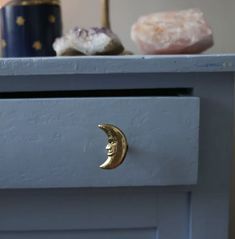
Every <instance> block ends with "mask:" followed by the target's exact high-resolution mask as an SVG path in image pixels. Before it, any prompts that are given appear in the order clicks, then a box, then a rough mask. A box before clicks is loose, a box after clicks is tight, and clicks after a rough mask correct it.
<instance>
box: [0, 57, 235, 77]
mask: <svg viewBox="0 0 235 239" xmlns="http://www.w3.org/2000/svg"><path fill="white" fill-rule="evenodd" d="M184 72H185V73H187V72H235V54H213V55H174V56H173V55H162V56H143V55H135V56H92V57H89V56H88V57H87V56H86V57H48V58H2V59H0V76H15V75H19V76H27V75H73V74H121V73H124V74H128V73H184Z"/></svg>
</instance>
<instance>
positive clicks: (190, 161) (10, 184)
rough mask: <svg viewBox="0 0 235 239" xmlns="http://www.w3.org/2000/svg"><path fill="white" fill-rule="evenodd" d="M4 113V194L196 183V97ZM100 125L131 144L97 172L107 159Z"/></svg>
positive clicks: (48, 105)
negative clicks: (114, 163)
mask: <svg viewBox="0 0 235 239" xmlns="http://www.w3.org/2000/svg"><path fill="white" fill-rule="evenodd" d="M0 108H1V112H0V131H1V137H0V165H1V167H0V188H51V187H55V188H64V187H70V188H71V187H121V186H125V187H126V186H172V185H192V184H196V183H197V173H198V171H197V168H198V143H199V142H198V140H199V138H198V137H199V136H198V134H199V99H198V98H196V97H140V98H135V97H130V98H125V97H124V98H99V99H98V98H97V99H96V98H89V99H87V98H77V99H74V98H71V99H64V98H62V99H31V100H30V99H28V100H24V99H21V100H17V99H12V100H1V101H0ZM102 123H109V124H113V125H115V126H117V127H119V128H121V129H122V130H123V132H124V133H125V134H126V137H127V140H128V144H129V150H128V154H127V157H126V160H125V162H124V163H123V165H121V166H120V167H118V168H117V169H115V170H109V171H105V170H102V169H100V168H99V165H100V164H102V162H104V161H105V160H106V158H107V154H106V152H105V147H106V145H107V143H108V142H107V138H106V136H105V135H104V134H103V132H102V131H101V130H99V129H98V127H97V126H98V125H99V124H102Z"/></svg>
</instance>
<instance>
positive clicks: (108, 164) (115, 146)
mask: <svg viewBox="0 0 235 239" xmlns="http://www.w3.org/2000/svg"><path fill="white" fill-rule="evenodd" d="M98 127H99V128H100V129H102V130H103V131H104V132H105V133H106V134H107V136H108V144H107V146H106V150H107V156H108V158H107V160H106V161H105V162H104V163H103V164H102V165H100V168H102V169H114V168H117V167H118V166H120V165H121V164H122V163H123V161H124V159H125V157H126V154H127V150H128V143H127V139H126V137H125V135H124V133H123V132H122V131H121V130H120V129H119V128H117V127H116V126H114V125H111V124H102V125H99V126H98Z"/></svg>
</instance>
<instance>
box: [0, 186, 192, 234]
mask: <svg viewBox="0 0 235 239" xmlns="http://www.w3.org/2000/svg"><path fill="white" fill-rule="evenodd" d="M188 198H189V196H188V193H186V192H185V193H183V192H157V191H156V190H154V189H152V190H149V189H147V188H143V189H133V188H132V189H115V190H113V189H99V190H97V189H96V190H91V189H89V190H72V189H70V190H68V189H67V190H39V191H38V190H29V191H25V190H19V191H7V192H0V202H1V204H0V210H1V214H0V237H1V238H4V239H19V238H20V239H25V238H26V239H28V238H30V239H31V238H33V239H45V238H53V239H54V238H57V237H58V238H60V239H70V238H71V239H73V238H75V237H76V238H85V239H96V238H99V239H103V238H108V239H110V238H111V239H113V238H114V239H116V238H117V239H118V236H119V238H120V237H121V236H122V238H125V239H136V238H138V239H174V238H176V239H186V238H188V227H189V221H188V215H189V200H188Z"/></svg>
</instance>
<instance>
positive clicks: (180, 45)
mask: <svg viewBox="0 0 235 239" xmlns="http://www.w3.org/2000/svg"><path fill="white" fill-rule="evenodd" d="M131 38H132V40H133V41H134V42H135V43H136V44H137V46H138V47H139V49H140V50H141V52H142V53H144V54H195V53H201V52H203V51H205V50H207V49H208V48H210V47H212V46H213V44H214V41H213V32H212V29H211V28H210V26H209V25H208V23H207V21H206V20H205V18H204V14H203V12H202V11H201V10H200V9H189V10H183V11H171V12H161V13H155V14H151V15H148V16H143V17H140V18H139V19H138V21H137V22H136V23H135V24H134V25H133V26H132V30H131Z"/></svg>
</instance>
